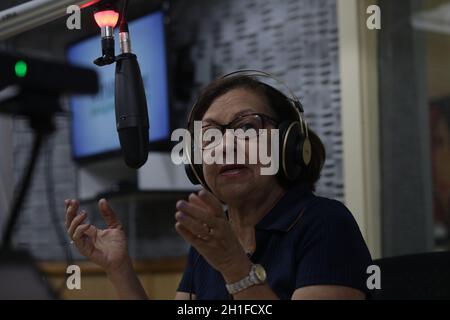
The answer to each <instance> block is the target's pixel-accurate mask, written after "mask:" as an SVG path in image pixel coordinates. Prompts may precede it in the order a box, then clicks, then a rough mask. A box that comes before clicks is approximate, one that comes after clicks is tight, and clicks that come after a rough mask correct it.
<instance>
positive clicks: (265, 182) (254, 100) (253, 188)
mask: <svg viewBox="0 0 450 320" xmlns="http://www.w3.org/2000/svg"><path fill="white" fill-rule="evenodd" d="M265 100H266V99H265V98H262V97H260V96H259V95H258V94H256V93H255V92H253V91H252V90H249V89H243V88H238V89H233V90H230V91H228V92H227V93H225V94H223V95H222V96H219V97H218V98H216V99H215V100H214V101H213V103H212V104H211V106H210V107H209V109H208V110H207V111H206V113H205V114H204V116H203V118H202V126H205V125H206V127H207V126H208V124H210V123H211V124H214V123H216V124H220V125H223V124H227V123H230V122H231V121H233V120H235V119H236V118H237V117H239V116H242V115H246V114H252V113H259V114H264V115H266V116H270V117H272V118H274V119H276V116H275V114H274V112H273V111H272V110H271V109H270V108H269V107H268V104H267V102H266V101H265ZM265 124H266V128H268V129H270V128H274V125H273V124H272V123H270V122H268V121H266V122H265ZM255 141H257V139H250V141H247V142H245V140H241V142H238V140H237V139H234V138H233V137H231V135H228V134H225V135H224V137H223V140H222V143H221V144H219V145H218V146H217V147H215V148H214V152H222V153H223V157H224V159H225V158H226V153H227V151H226V150H227V148H229V149H228V150H230V148H232V149H234V158H235V159H234V162H235V163H236V155H237V153H238V150H237V149H238V148H241V152H242V153H244V151H242V150H243V149H245V164H244V165H239V166H238V167H236V166H230V165H229V164H227V163H224V164H215V163H214V164H206V163H204V164H203V175H204V177H205V180H206V183H207V184H208V186H209V187H210V188H211V190H212V191H213V193H214V194H215V195H216V196H217V197H218V198H219V199H221V200H222V201H224V202H225V203H227V204H229V203H233V202H236V201H239V200H242V199H243V198H245V197H246V196H251V194H255V193H259V194H267V193H265V192H270V190H271V189H272V190H273V189H274V185H275V184H276V183H277V181H276V177H275V176H274V175H261V167H262V165H261V164H260V163H259V157H258V161H257V162H256V163H255V164H250V163H249V162H250V161H249V149H250V148H249V147H248V145H249V143H255ZM230 144H231V145H230ZM242 145H244V146H245V148H242Z"/></svg>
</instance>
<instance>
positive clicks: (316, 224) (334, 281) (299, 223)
mask: <svg viewBox="0 0 450 320" xmlns="http://www.w3.org/2000/svg"><path fill="white" fill-rule="evenodd" d="M255 237H256V251H255V252H254V253H253V255H252V256H251V260H252V262H253V263H259V264H261V265H262V266H263V267H264V268H265V270H266V273H267V283H268V285H269V286H270V288H271V289H272V290H273V291H274V292H275V294H277V296H278V297H279V298H280V299H291V297H292V294H293V293H294V291H295V290H296V289H298V288H302V287H306V286H311V285H339V286H346V287H351V288H355V289H358V290H361V291H363V292H365V293H366V294H368V289H367V286H366V280H367V277H368V275H367V274H366V270H367V266H369V265H370V264H371V263H372V259H371V256H370V253H369V250H368V249H367V246H366V244H365V242H364V239H363V237H362V235H361V232H360V230H359V228H358V225H357V223H356V221H355V219H354V218H353V215H352V214H351V213H350V211H349V210H348V209H347V208H346V207H345V206H344V205H343V204H342V203H340V202H339V201H336V200H331V199H327V198H323V197H317V196H315V195H314V194H313V193H312V192H311V191H309V190H308V189H307V188H306V187H305V186H304V185H302V184H299V185H297V186H294V187H293V188H291V189H289V190H288V191H287V192H286V193H285V195H284V196H283V197H282V198H281V199H280V200H279V201H278V203H277V204H276V205H275V207H274V208H273V209H272V210H270V212H268V213H267V214H266V215H265V216H264V217H263V218H262V219H261V221H260V222H259V223H258V224H257V225H256V226H255ZM178 291H180V292H192V293H193V294H195V295H196V297H197V299H199V300H202V299H214V300H215V299H218V300H219V299H220V300H224V299H230V298H231V297H230V295H229V294H228V292H227V290H226V288H225V281H224V279H223V277H222V275H221V274H220V273H219V272H218V271H216V270H215V269H214V268H213V267H211V266H210V265H209V264H208V262H207V261H206V260H205V259H204V258H203V257H202V256H200V255H199V253H198V252H197V251H196V250H195V249H194V248H193V247H191V249H190V251H189V256H188V262H187V266H186V269H185V271H184V274H183V277H182V279H181V282H180V285H179V287H178Z"/></svg>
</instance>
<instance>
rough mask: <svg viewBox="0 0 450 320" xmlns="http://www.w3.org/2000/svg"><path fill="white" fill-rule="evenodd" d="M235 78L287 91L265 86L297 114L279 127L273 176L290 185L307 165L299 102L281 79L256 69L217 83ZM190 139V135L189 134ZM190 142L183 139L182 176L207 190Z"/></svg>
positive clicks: (308, 148)
mask: <svg viewBox="0 0 450 320" xmlns="http://www.w3.org/2000/svg"><path fill="white" fill-rule="evenodd" d="M235 76H246V77H250V78H253V79H254V80H256V81H258V82H261V83H263V84H265V85H268V84H266V83H264V82H262V81H259V80H258V79H257V78H258V77H259V78H265V79H270V80H272V81H275V82H276V83H277V84H278V85H281V86H282V87H283V88H285V89H286V90H287V92H288V93H289V95H290V98H288V97H287V96H286V94H284V93H282V92H281V91H280V90H277V89H275V88H274V87H273V86H271V85H268V86H269V87H271V88H272V89H274V90H276V91H277V92H279V93H280V94H281V95H283V96H284V97H285V98H286V99H287V100H288V101H289V102H290V105H291V106H292V109H293V111H294V113H295V114H296V115H297V116H296V117H295V119H293V120H292V121H291V120H289V121H283V122H281V123H280V124H279V126H278V129H279V139H280V141H279V146H280V155H279V159H280V168H279V170H278V173H277V177H278V179H279V180H280V182H281V183H283V184H284V185H290V184H292V183H293V182H295V181H296V180H297V179H298V177H299V176H300V173H301V172H302V170H303V169H305V168H306V167H307V166H308V165H309V164H310V162H311V156H312V153H311V142H310V140H309V135H308V125H307V123H306V121H305V119H304V117H303V113H304V110H303V106H302V104H301V102H300V101H299V99H298V98H297V97H296V96H295V95H294V93H293V92H292V91H291V90H290V89H289V87H288V86H287V85H286V84H284V83H283V82H282V81H281V80H279V79H277V78H276V77H275V76H274V75H272V74H270V73H267V72H263V71H258V70H239V71H235V72H232V73H229V74H226V75H224V76H222V77H220V78H219V79H218V80H222V79H225V78H229V77H235ZM197 105H198V100H197V101H196V102H195V104H194V105H193V107H192V109H191V112H190V113H189V117H188V124H187V129H188V130H191V128H192V127H193V126H192V124H193V121H194V115H195V112H196V109H197ZM190 133H191V136H192V134H193V132H190ZM191 141H192V139H185V142H186V143H187V145H186V146H185V149H184V150H185V151H187V152H186V160H187V164H186V165H185V170H186V174H187V176H188V178H189V180H190V181H191V182H192V183H193V184H194V185H198V184H202V186H203V187H205V188H206V189H208V190H209V188H208V186H207V184H206V181H205V179H204V177H203V169H202V165H201V164H195V163H194V162H193V161H192V159H193V157H192V155H193V154H195V152H198V149H196V148H199V146H198V145H196V144H195V143H192V142H191Z"/></svg>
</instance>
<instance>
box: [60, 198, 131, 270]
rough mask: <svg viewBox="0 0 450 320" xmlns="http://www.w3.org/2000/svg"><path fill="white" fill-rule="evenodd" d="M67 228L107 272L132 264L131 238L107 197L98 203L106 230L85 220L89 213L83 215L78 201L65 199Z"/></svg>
mask: <svg viewBox="0 0 450 320" xmlns="http://www.w3.org/2000/svg"><path fill="white" fill-rule="evenodd" d="M65 204H66V228H67V232H68V234H69V237H70V238H71V239H72V240H73V243H74V244H75V246H76V247H77V249H78V251H79V252H80V253H81V254H82V255H83V256H85V257H87V258H89V259H90V260H91V261H92V262H94V263H96V264H97V265H99V266H101V267H102V268H104V269H105V270H106V271H107V272H115V271H118V270H119V269H121V268H123V267H126V266H129V265H130V259H129V255H128V249H127V241H126V237H125V233H124V232H123V230H122V225H121V223H120V221H119V219H118V218H117V216H116V214H115V213H114V211H113V210H112V209H111V207H110V206H109V204H108V202H107V201H106V200H105V199H101V200H100V201H99V202H98V207H99V210H100V213H101V215H102V217H103V219H104V220H105V222H106V225H107V228H106V229H103V230H102V229H97V228H96V227H95V226H93V225H91V224H87V223H85V220H86V218H87V214H86V212H84V211H82V212H80V213H79V214H77V212H78V208H79V204H78V202H77V201H76V200H65Z"/></svg>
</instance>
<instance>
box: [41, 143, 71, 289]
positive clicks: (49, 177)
mask: <svg viewBox="0 0 450 320" xmlns="http://www.w3.org/2000/svg"><path fill="white" fill-rule="evenodd" d="M53 147H54V145H53V143H52V139H51V138H50V137H49V138H48V140H47V148H46V149H47V150H46V151H47V152H46V153H45V185H46V195H47V204H48V209H49V213H50V220H51V222H52V224H53V229H54V230H55V232H56V236H57V238H58V242H59V244H60V246H61V249H62V250H63V252H64V254H65V258H66V265H67V267H68V266H69V265H72V264H73V256H72V251H71V248H70V245H69V242H68V240H67V238H66V232H65V230H64V229H63V227H61V225H62V222H61V220H60V217H59V215H58V209H57V206H56V202H55V188H54V181H55V179H54V176H53ZM68 277H69V274H67V273H66V274H65V281H63V283H62V284H61V286H60V287H59V288H58V290H57V293H58V296H61V294H62V292H63V290H65V289H66V282H67V278H68Z"/></svg>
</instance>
